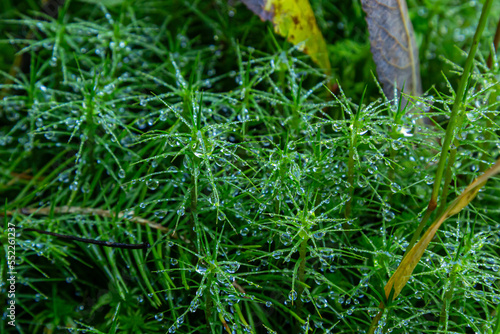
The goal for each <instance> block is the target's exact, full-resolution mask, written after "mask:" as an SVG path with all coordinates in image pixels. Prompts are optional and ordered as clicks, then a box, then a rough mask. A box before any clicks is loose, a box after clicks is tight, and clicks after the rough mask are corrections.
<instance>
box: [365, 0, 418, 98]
mask: <svg viewBox="0 0 500 334" xmlns="http://www.w3.org/2000/svg"><path fill="white" fill-rule="evenodd" d="M361 4H362V6H363V10H364V11H365V13H366V22H367V23H368V30H369V32H370V45H371V51H372V54H373V60H374V61H375V64H376V65H377V74H378V77H379V81H380V82H381V83H382V85H383V89H384V93H385V95H386V96H387V97H388V98H389V99H393V98H394V97H395V96H394V83H396V88H397V90H398V95H399V93H400V92H401V91H402V89H403V86H404V92H405V93H407V94H411V95H414V96H417V95H420V94H421V93H422V88H421V83H420V65H419V60H418V48H417V45H416V43H415V37H414V33H413V26H412V24H411V21H410V19H409V17H408V7H407V6H406V1H405V0H361Z"/></svg>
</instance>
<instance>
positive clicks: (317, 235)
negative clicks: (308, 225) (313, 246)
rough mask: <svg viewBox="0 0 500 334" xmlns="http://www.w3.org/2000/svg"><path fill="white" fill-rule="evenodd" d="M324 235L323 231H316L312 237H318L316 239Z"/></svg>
mask: <svg viewBox="0 0 500 334" xmlns="http://www.w3.org/2000/svg"><path fill="white" fill-rule="evenodd" d="M324 236H325V233H324V232H316V233H314V234H313V237H314V239H318V240H321V239H323V237H324Z"/></svg>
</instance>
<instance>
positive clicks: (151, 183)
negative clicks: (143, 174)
mask: <svg viewBox="0 0 500 334" xmlns="http://www.w3.org/2000/svg"><path fill="white" fill-rule="evenodd" d="M159 184H160V181H158V180H155V179H149V180H147V181H146V186H147V187H148V188H149V189H151V190H156V189H157V188H158V185H159Z"/></svg>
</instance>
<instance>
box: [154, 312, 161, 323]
mask: <svg viewBox="0 0 500 334" xmlns="http://www.w3.org/2000/svg"><path fill="white" fill-rule="evenodd" d="M155 319H156V320H158V321H163V313H158V314H156V315H155Z"/></svg>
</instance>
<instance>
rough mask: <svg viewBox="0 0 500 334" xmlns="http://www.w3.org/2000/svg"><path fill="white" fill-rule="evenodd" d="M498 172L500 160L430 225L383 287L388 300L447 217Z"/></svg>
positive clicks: (406, 277)
mask: <svg viewBox="0 0 500 334" xmlns="http://www.w3.org/2000/svg"><path fill="white" fill-rule="evenodd" d="M499 172H500V159H498V160H497V162H496V163H495V164H494V165H493V167H491V168H490V169H488V170H487V171H485V172H484V173H483V174H482V175H481V176H479V177H478V178H477V179H476V180H474V182H472V183H471V184H470V185H469V186H468V187H467V188H465V190H464V191H463V192H462V193H461V194H460V196H458V197H457V198H456V199H455V200H454V201H453V202H451V204H450V205H449V206H448V207H447V208H446V210H445V211H444V212H443V213H442V214H441V215H440V216H439V217H438V218H437V219H436V220H435V221H434V223H432V225H431V227H429V229H428V230H427V232H425V234H424V235H423V237H422V239H420V241H419V242H418V243H417V244H416V245H415V246H413V248H412V249H411V250H410V251H409V252H408V254H407V255H406V256H405V258H404V259H403V261H401V263H400V264H399V266H398V268H397V269H396V272H395V273H394V274H393V275H392V277H391V278H390V279H389V281H388V282H387V284H386V285H385V288H384V290H385V295H386V296H387V297H388V298H389V295H390V294H391V290H392V289H393V288H394V290H393V291H394V295H393V299H395V298H396V297H397V296H398V295H399V293H400V292H401V290H402V289H403V287H404V286H405V285H406V282H408V279H409V278H410V276H411V274H412V273H413V270H414V269H415V267H416V266H417V264H418V262H419V261H420V258H421V257H422V255H423V254H424V251H425V250H426V249H427V246H429V243H430V242H431V240H432V238H434V235H435V234H436V232H437V230H438V229H439V227H440V226H441V224H442V223H443V222H444V221H445V220H446V219H447V218H449V217H451V216H453V215H455V214H457V213H459V212H460V211H461V210H462V209H463V208H464V207H466V206H467V205H468V204H469V203H470V202H471V201H472V200H473V199H474V197H475V196H476V194H477V192H478V191H479V189H481V188H482V187H483V186H484V185H485V184H486V181H488V179H489V178H491V177H493V176H494V175H496V174H498V173H499Z"/></svg>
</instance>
